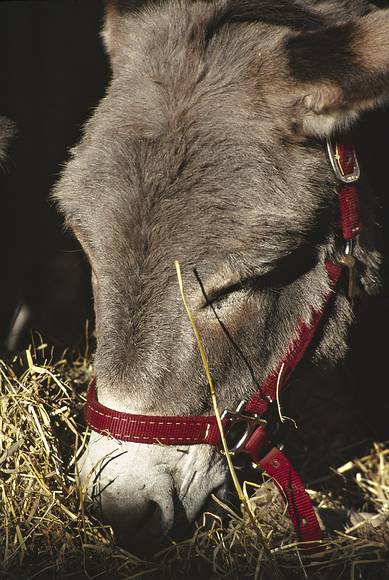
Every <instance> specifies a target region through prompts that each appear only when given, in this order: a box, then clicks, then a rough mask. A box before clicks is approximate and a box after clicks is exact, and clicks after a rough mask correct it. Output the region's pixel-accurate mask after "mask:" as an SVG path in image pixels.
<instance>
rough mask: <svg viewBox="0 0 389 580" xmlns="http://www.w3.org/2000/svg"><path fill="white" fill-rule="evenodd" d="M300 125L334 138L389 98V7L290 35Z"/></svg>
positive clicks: (288, 44) (305, 129)
mask: <svg viewBox="0 0 389 580" xmlns="http://www.w3.org/2000/svg"><path fill="white" fill-rule="evenodd" d="M286 48H287V53H288V59H289V67H290V71H291V73H292V76H293V77H294V79H295V80H296V81H297V83H296V86H297V87H298V88H297V92H298V101H297V115H296V116H297V119H296V121H297V126H298V129H299V130H301V131H302V132H303V133H305V134H309V135H317V136H320V137H323V136H329V135H331V133H333V132H334V131H336V130H339V129H343V128H346V127H348V126H349V125H350V124H351V123H352V122H353V121H354V120H356V119H357V118H358V116H359V115H360V114H361V113H362V112H363V111H366V110H368V109H374V108H376V107H378V106H379V105H380V104H381V103H383V102H385V101H387V100H389V9H385V10H379V11H376V12H372V13H370V14H367V15H366V16H362V17H360V18H356V19H354V20H350V21H348V22H346V23H342V24H339V25H334V26H326V27H321V28H319V29H316V30H315V31H312V32H301V33H298V34H294V35H293V36H290V37H289V38H288V40H287V43H286Z"/></svg>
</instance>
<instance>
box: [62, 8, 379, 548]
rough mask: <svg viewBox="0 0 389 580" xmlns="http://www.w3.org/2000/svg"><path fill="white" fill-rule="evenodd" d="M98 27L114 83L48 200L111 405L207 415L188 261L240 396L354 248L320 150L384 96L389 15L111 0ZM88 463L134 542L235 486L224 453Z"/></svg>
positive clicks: (185, 518) (318, 359)
mask: <svg viewBox="0 0 389 580" xmlns="http://www.w3.org/2000/svg"><path fill="white" fill-rule="evenodd" d="M103 38H104V41H105V44H106V48H107V51H108V53H109V55H110V59H111V64H112V80H111V82H110V85H109V87H108V89H107V93H106V96H105V97H104V98H103V100H102V101H101V102H100V104H99V105H98V107H97V109H96V110H95V112H94V114H93V116H92V118H91V119H90V120H89V121H88V123H87V124H86V127H85V132H84V136H83V138H82V140H81V142H80V144H79V145H77V146H76V147H75V148H74V149H73V150H72V155H71V159H70V161H69V162H68V163H67V165H66V167H65V169H64V171H63V174H62V176H61V178H60V180H59V182H58V183H57V185H56V186H55V188H54V194H53V195H54V199H55V200H56V203H57V204H58V206H59V209H60V211H61V212H63V214H64V216H65V220H66V223H67V225H68V227H69V228H71V229H72V230H73V231H74V232H75V235H76V236H77V237H78V239H79V241H80V243H81V245H82V247H83V248H84V250H85V253H86V255H87V256H88V258H89V261H90V265H91V270H92V283H93V290H94V303H95V312H96V337H97V349H96V353H95V359H94V367H95V373H96V377H97V397H98V400H99V402H101V403H102V404H103V405H105V406H107V407H109V408H111V409H114V410H117V411H122V412H128V413H140V414H143V415H187V416H190V415H207V414H211V413H212V406H211V400H210V396H209V391H208V385H207V381H206V379H205V376H204V373H203V370H202V366H201V361H200V358H199V354H198V350H197V345H196V341H195V338H194V336H193V333H192V329H191V327H190V325H189V323H188V320H187V318H186V315H185V312H184V308H183V304H182V301H181V298H180V293H179V288H178V284H177V278H176V274H175V270H174V267H173V263H174V261H175V260H178V261H179V262H180V263H181V267H182V272H183V279H184V283H185V288H186V293H187V296H188V300H189V302H190V304H191V308H192V310H193V313H194V316H195V318H196V322H197V326H198V329H199V333H200V335H201V337H202V339H203V342H204V345H205V350H206V354H207V357H208V361H209V365H210V369H211V372H212V375H213V377H214V379H215V382H216V390H217V396H218V403H219V407H220V408H221V409H226V408H230V409H231V408H235V407H236V406H237V404H238V402H239V401H240V400H241V399H244V398H246V399H247V398H248V397H249V396H251V395H252V394H253V393H254V392H255V390H256V389H257V388H258V384H261V382H262V381H263V380H264V378H265V377H266V376H268V374H269V373H270V372H271V370H272V369H273V368H274V366H275V365H276V363H277V361H278V360H279V359H280V357H281V356H282V354H283V353H284V352H285V350H286V349H287V347H288V344H289V343H290V341H291V339H292V338H293V336H294V333H295V330H296V325H297V324H298V321H299V320H306V321H307V320H309V317H310V313H311V311H312V308H316V309H319V308H320V307H321V305H322V300H323V296H324V295H326V294H327V293H328V292H329V288H330V285H329V278H328V274H327V271H326V268H325V261H326V260H327V259H331V260H332V261H335V262H336V261H337V260H339V258H340V257H341V256H342V255H343V253H344V243H343V241H342V240H341V239H340V238H339V236H338V235H337V231H338V221H339V207H338V201H337V193H336V185H335V177H334V174H333V171H332V169H331V167H330V165H329V163H328V160H327V158H326V154H325V151H324V147H323V143H324V141H325V139H326V138H330V137H333V136H334V135H336V134H337V133H338V132H339V131H344V130H346V129H349V128H350V127H351V126H352V125H353V124H354V123H355V122H356V121H357V119H358V118H359V116H360V115H361V114H362V113H363V112H364V111H366V110H369V109H374V108H377V107H379V106H380V104H381V103H383V102H384V101H385V99H386V98H387V95H389V9H388V10H378V11H377V10H376V9H374V8H373V7H372V6H370V5H369V4H368V3H365V2H358V1H355V2H344V3H343V4H342V5H340V3H336V4H334V5H332V4H331V3H329V2H305V3H304V2H298V1H295V0H280V1H279V2H276V3H274V2H273V1H272V0H215V1H205V0H198V1H197V0H196V1H195V2H193V1H192V0H166V1H165V2H158V3H153V2H148V3H143V2H141V1H136V0H128V1H126V0H121V1H110V2H108V4H107V8H106V21H105V26H104V30H103ZM371 205H372V203H371V201H370V198H369V197H367V196H363V204H362V221H363V224H364V228H363V231H362V232H361V234H360V236H359V238H358V241H357V243H356V245H355V247H354V256H355V259H356V261H357V266H358V279H359V286H360V292H361V293H362V294H364V295H365V296H372V295H374V294H375V293H377V292H378V291H379V287H380V282H379V263H380V255H379V252H378V251H377V249H376V246H375V241H374V222H373V217H372V209H371ZM333 298H334V299H333V302H332V304H331V307H330V309H329V311H328V313H327V316H326V319H325V321H324V323H323V327H322V329H321V332H320V337H319V340H318V341H317V343H316V344H315V348H313V349H311V350H310V351H309V353H308V354H307V356H306V357H305V358H304V360H303V361H302V363H301V364H300V367H301V368H300V371H299V372H300V380H299V391H300V392H301V393H302V397H303V398H305V399H307V398H309V395H310V393H311V391H312V389H313V386H312V385H313V383H314V384H316V385H317V384H319V385H320V388H322V389H326V388H328V389H329V388H330V381H331V380H333V376H334V369H336V368H338V366H339V365H340V363H341V362H342V360H343V359H344V358H345V356H346V353H347V349H348V336H349V331H350V327H351V325H352V322H353V319H354V313H353V306H352V304H351V303H350V301H349V300H348V297H347V290H346V288H345V286H344V285H341V286H340V288H339V290H338V291H337V292H336V294H335V295H334V297H333ZM290 393H291V398H293V388H291V389H290ZM104 458H105V459H104ZM97 466H98V469H97V471H96V467H97ZM93 469H95V471H96V472H95V475H94V476H92V477H91V476H90V474H91V472H92V471H93ZM80 473H81V479H82V481H83V484H84V485H85V486H86V487H87V488H88V489H89V490H90V491H91V490H92V488H93V487H95V488H96V484H98V485H99V494H98V496H99V497H98V500H99V502H100V505H101V509H102V513H103V516H104V517H105V518H106V519H107V521H109V522H110V523H111V524H112V526H113V528H114V530H115V533H116V535H117V539H118V541H119V542H120V543H122V544H125V545H127V546H131V547H134V546H135V544H136V543H138V544H147V545H153V542H155V543H157V542H158V541H159V540H160V538H163V537H166V536H167V535H169V534H173V533H175V532H177V530H179V529H182V528H183V527H185V525H188V524H190V523H191V522H193V521H194V520H195V519H196V517H197V516H198V514H199V513H201V511H202V509H203V507H204V505H205V503H206V501H207V500H208V498H209V497H210V496H211V494H216V495H219V496H222V495H223V494H224V493H226V489H227V487H228V477H227V467H226V462H225V458H224V457H223V456H222V455H221V454H220V453H219V452H218V451H217V450H216V449H215V448H214V447H210V446H206V445H193V446H186V445H173V446H165V445H147V444H142V445H141V444H138V443H134V442H127V443H126V442H119V441H117V440H115V438H112V437H105V436H103V435H99V434H98V433H95V432H92V434H91V438H90V441H89V444H88V447H87V450H86V452H85V453H84V455H83V457H82V459H81V461H80Z"/></svg>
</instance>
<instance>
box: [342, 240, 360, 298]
mask: <svg viewBox="0 0 389 580" xmlns="http://www.w3.org/2000/svg"><path fill="white" fill-rule="evenodd" d="M339 263H340V264H342V266H344V267H345V268H347V276H348V283H347V297H348V299H349V300H350V302H351V304H352V303H353V301H354V298H355V293H356V276H355V274H356V272H355V265H356V259H355V257H354V256H353V242H352V240H348V241H347V242H346V247H345V251H344V254H343V256H342V257H341V258H340V259H339Z"/></svg>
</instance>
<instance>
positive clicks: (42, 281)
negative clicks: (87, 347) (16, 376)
mask: <svg viewBox="0 0 389 580" xmlns="http://www.w3.org/2000/svg"><path fill="white" fill-rule="evenodd" d="M102 19H103V5H102V2H100V1H99V0H81V1H80V0H49V1H7V2H4V1H3V2H0V87H1V89H0V115H3V116H6V117H8V118H10V119H12V120H13V121H15V123H16V126H17V131H18V133H17V137H16V138H15V139H14V141H13V143H12V145H11V147H10V150H9V151H8V161H7V164H6V168H5V173H4V172H2V171H0V195H1V210H0V242H1V243H0V264H1V267H0V351H1V350H5V349H6V347H7V346H10V345H12V346H13V347H17V348H22V347H24V346H26V345H27V344H28V343H29V342H30V340H31V332H30V329H32V328H33V329H36V330H38V331H40V332H41V333H42V334H43V335H44V337H45V339H47V340H48V341H50V342H53V343H55V344H57V345H58V346H59V347H62V346H63V347H65V346H70V345H77V344H79V343H80V340H81V337H82V336H83V335H84V328H85V319H87V318H91V317H92V316H93V315H92V312H91V300H90V288H89V272H88V267H87V265H86V262H85V259H84V257H83V255H82V253H81V252H80V250H79V248H78V245H77V243H76V242H75V240H74V239H72V238H71V236H70V235H69V234H65V233H64V232H63V227H62V221H61V218H60V217H59V216H58V215H57V214H56V211H55V209H54V207H53V205H52V203H51V202H50V201H49V192H50V188H51V186H52V184H53V183H54V182H55V180H56V179H57V178H58V175H59V172H60V170H61V167H62V165H63V163H64V161H65V160H66V158H67V150H68V149H69V147H70V146H72V145H73V144H75V143H76V142H77V141H78V139H79V137H80V131H81V128H82V125H83V123H84V122H85V120H86V119H87V118H88V117H89V116H90V114H91V112H92V110H93V107H94V106H95V105H96V104H97V102H98V101H99V99H100V97H101V96H102V95H103V93H104V88H105V86H106V84H107V82H108V80H109V74H110V71H109V68H108V62H107V58H106V56H105V53H104V50H103V47H102V43H101V40H100V37H99V30H100V28H101V24H102ZM22 304H25V305H27V308H28V319H27V320H26V323H25V325H24V328H23V330H22V332H21V333H20V332H18V333H17V335H18V336H14V337H13V339H11V340H10V337H9V332H10V329H11V328H12V324H13V320H14V318H15V315H16V314H17V312H18V308H20V306H21V305H22Z"/></svg>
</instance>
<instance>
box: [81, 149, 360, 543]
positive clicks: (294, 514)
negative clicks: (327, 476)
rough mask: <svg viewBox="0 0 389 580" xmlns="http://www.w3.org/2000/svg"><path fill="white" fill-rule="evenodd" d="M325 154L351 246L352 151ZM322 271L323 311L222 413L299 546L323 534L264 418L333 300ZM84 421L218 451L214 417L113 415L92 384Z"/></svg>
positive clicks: (354, 210) (145, 439)
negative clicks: (255, 385) (267, 481)
mask: <svg viewBox="0 0 389 580" xmlns="http://www.w3.org/2000/svg"><path fill="white" fill-rule="evenodd" d="M327 149H328V154H329V159H330V162H331V164H332V167H333V169H334V172H335V174H336V176H337V178H338V180H339V182H340V183H341V185H340V186H339V188H338V195H339V206H340V222H341V228H342V233H343V239H344V240H345V241H346V242H349V241H350V240H351V239H352V238H354V237H355V236H356V235H357V234H358V233H359V231H360V229H361V224H360V215H359V204H358V191H357V188H356V187H355V185H353V182H354V181H355V180H356V179H358V177H359V167H358V163H357V160H356V156H355V153H354V150H353V149H352V148H351V147H350V146H349V145H347V144H345V143H344V144H341V145H339V144H337V145H336V147H334V146H333V145H332V144H331V143H328V144H327ZM326 269H327V273H328V278H329V282H330V291H329V292H328V294H327V295H326V296H325V297H324V299H323V304H322V308H321V309H320V310H312V312H311V319H310V320H309V321H304V320H301V321H300V322H299V323H298V325H297V328H296V332H295V336H294V338H293V340H292V341H291V342H290V344H289V346H288V349H287V352H286V353H285V355H284V356H283V358H282V359H281V360H280V361H279V363H278V365H277V366H276V368H275V369H274V370H273V372H272V373H270V375H269V376H268V377H267V378H266V380H265V381H264V382H263V384H262V385H261V387H260V388H259V389H258V390H257V391H256V392H255V393H254V394H253V395H252V397H251V398H250V399H249V400H248V401H245V402H242V404H241V405H240V406H239V408H238V409H237V410H236V411H235V412H230V411H225V412H224V413H223V415H222V424H223V429H224V431H225V432H226V434H227V438H228V434H229V431H230V430H232V427H233V426H236V424H240V427H242V426H243V427H244V429H243V433H244V434H243V436H240V440H239V441H238V442H237V443H236V444H235V446H234V445H232V446H230V450H231V451H233V452H236V453H245V454H247V455H249V456H250V458H251V460H252V461H253V462H254V463H256V464H257V465H258V466H259V467H261V468H262V469H263V470H264V471H265V472H266V473H268V475H270V476H271V477H272V478H273V479H274V481H275V482H276V484H277V485H278V487H279V488H280V490H281V492H282V493H283V495H284V496H285V499H286V501H287V504H288V511H289V514H290V517H291V520H292V522H293V525H294V527H295V529H296V532H297V534H298V538H299V540H300V541H303V542H315V541H317V540H320V539H321V538H322V532H321V530H320V527H319V523H318V520H317V517H316V514H315V512H314V509H313V507H312V504H311V501H310V499H309V496H308V494H307V492H306V490H305V488H304V485H303V484H302V482H301V480H300V478H299V476H298V475H297V473H296V471H295V470H294V469H293V467H292V465H291V463H290V461H289V460H288V459H287V458H286V457H285V455H284V454H283V453H282V452H281V450H280V449H279V448H278V447H275V446H274V442H273V441H272V435H271V425H269V422H268V418H267V413H268V411H269V407H270V405H271V404H272V403H274V402H275V401H276V399H277V396H278V392H277V390H279V391H280V390H281V389H282V387H283V386H284V385H285V384H286V383H287V382H288V380H289V378H290V376H291V374H292V373H293V371H294V369H295V368H296V366H297V365H298V363H299V362H300V360H301V359H302V357H303V356H304V353H305V352H306V350H307V348H308V347H309V346H310V345H311V344H312V341H313V339H314V337H315V335H316V333H317V330H318V327H319V325H320V322H321V320H322V318H323V314H324V313H325V311H326V309H327V305H328V304H329V302H330V301H331V299H332V297H333V296H334V290H335V287H336V286H337V284H338V281H339V279H340V276H341V272H342V268H341V266H340V265H339V264H334V263H332V262H327V263H326ZM85 418H86V421H87V423H88V425H89V426H90V427H91V429H93V430H94V431H97V432H98V433H101V434H104V435H108V436H110V437H114V438H115V439H120V440H121V441H129V442H136V443H149V444H160V445H196V444H208V445H217V446H220V443H221V441H220V439H221V438H220V433H219V430H218V426H217V423H216V417H213V416H199V417H195V416H190V417H180V416H172V417H168V416H150V415H138V414H131V413H122V412H120V411H115V410H113V409H110V408H108V407H105V406H104V405H102V404H101V403H99V402H98V400H97V396H96V382H95V380H93V381H92V383H91V385H90V387H89V390H88V395H87V403H86V406H85ZM240 432H242V430H241V431H240Z"/></svg>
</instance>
